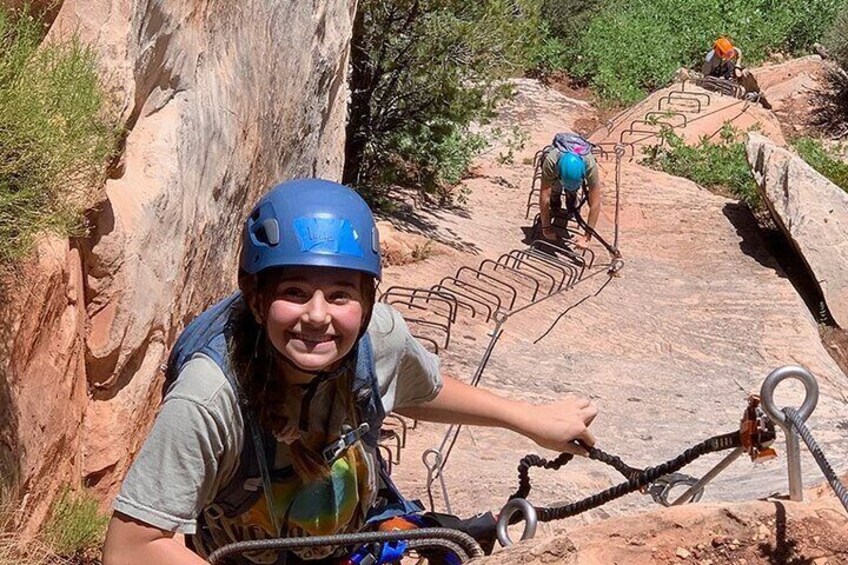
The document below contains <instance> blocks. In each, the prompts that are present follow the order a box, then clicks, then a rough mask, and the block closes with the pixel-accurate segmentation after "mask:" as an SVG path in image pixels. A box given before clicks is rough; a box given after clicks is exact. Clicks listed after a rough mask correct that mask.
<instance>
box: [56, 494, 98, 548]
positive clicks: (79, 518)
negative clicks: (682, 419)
mask: <svg viewBox="0 0 848 565" xmlns="http://www.w3.org/2000/svg"><path fill="white" fill-rule="evenodd" d="M97 506H98V505H97V501H96V500H95V499H94V497H92V496H91V495H90V494H88V493H87V492H85V491H79V492H73V491H71V490H70V489H69V488H65V489H63V490H62V493H61V495H60V496H59V499H58V500H57V501H56V503H55V504H54V505H53V511H52V513H51V515H50V519H49V520H48V522H47V524H46V525H45V527H44V541H45V542H46V543H47V545H49V546H50V548H51V549H52V550H53V551H54V552H55V553H57V554H58V555H63V556H66V557H70V556H74V555H83V554H85V553H87V552H90V551H92V550H94V549H97V548H98V547H100V546H101V545H102V543H103V538H104V535H105V533H106V525H107V524H108V522H109V517H108V516H104V515H103V514H101V513H100V511H99V510H98V508H97Z"/></svg>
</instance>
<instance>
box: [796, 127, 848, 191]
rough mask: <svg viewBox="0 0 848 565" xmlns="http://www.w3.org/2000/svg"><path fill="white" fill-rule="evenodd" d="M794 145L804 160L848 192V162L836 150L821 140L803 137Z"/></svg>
mask: <svg viewBox="0 0 848 565" xmlns="http://www.w3.org/2000/svg"><path fill="white" fill-rule="evenodd" d="M792 145H793V146H794V147H795V150H796V151H798V154H799V155H800V156H801V158H802V159H804V161H806V162H807V163H808V164H809V165H810V166H811V167H812V168H814V169H815V170H817V171H818V172H819V173H821V174H822V175H824V176H825V177H827V178H828V179H829V180H830V182H832V183H833V184H835V185H837V186H839V187H840V188H842V190H845V191H846V192H848V163H846V162H845V161H844V160H843V159H842V158H841V157H840V155H839V154H838V152H837V151H836V150H832V149H828V148H827V147H825V146H824V144H823V143H822V142H821V140H818V139H814V138H812V137H801V138H798V139H795V140H793V142H792Z"/></svg>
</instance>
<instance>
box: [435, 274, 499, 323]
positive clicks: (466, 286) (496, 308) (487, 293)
mask: <svg viewBox="0 0 848 565" xmlns="http://www.w3.org/2000/svg"><path fill="white" fill-rule="evenodd" d="M446 282H448V283H452V284H454V285H456V286H458V287H459V288H462V289H464V290H468V291H469V292H472V293H474V292H475V291H476V292H477V293H478V294H477V296H478V297H479V296H480V295H481V294H482V295H485V296H489V297H490V298H492V299H494V302H492V305H493V306H494V310H493V311H492V316H494V313H495V312H498V311H499V310H502V309H503V301H502V300H501V297H500V295H499V294H496V293H494V292H491V291H489V290H486V289H484V288H480V287H479V286H477V285H476V284H474V283H472V282H467V281H461V280H459V279H457V278H456V277H444V278H443V279H442V280H440V281H439V285H440V286H442V285H444V284H445V283H446ZM481 299H482V297H481Z"/></svg>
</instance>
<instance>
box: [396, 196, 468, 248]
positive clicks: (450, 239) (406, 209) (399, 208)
mask: <svg viewBox="0 0 848 565" xmlns="http://www.w3.org/2000/svg"><path fill="white" fill-rule="evenodd" d="M447 214H451V215H454V216H458V217H460V218H465V219H468V218H470V217H471V216H470V214H469V213H468V210H467V209H465V208H464V207H462V206H458V205H456V204H444V205H435V204H434V205H433V206H432V207H430V208H427V209H426V210H423V211H422V210H418V209H416V208H415V207H414V206H412V205H411V204H410V203H408V202H403V201H399V202H398V201H396V205H395V207H394V208H393V209H392V210H390V211H386V212H382V213H380V214H379V216H382V218H384V219H386V220H388V221H389V222H391V224H392V225H393V226H395V227H396V228H398V229H401V230H403V231H408V232H412V233H417V234H419V235H422V236H425V237H427V238H429V239H431V240H433V241H435V242H437V243H441V244H443V245H447V246H448V247H452V248H454V249H456V250H458V251H465V252H468V253H474V254H477V253H479V252H480V248H479V247H478V246H477V245H476V244H474V243H473V242H470V241H467V240H464V239H462V237H460V236H459V235H458V234H457V233H456V232H455V231H453V230H452V229H450V228H441V229H440V228H439V226H438V224H437V223H436V222H435V220H441V219H444V217H445V216H446V215H447Z"/></svg>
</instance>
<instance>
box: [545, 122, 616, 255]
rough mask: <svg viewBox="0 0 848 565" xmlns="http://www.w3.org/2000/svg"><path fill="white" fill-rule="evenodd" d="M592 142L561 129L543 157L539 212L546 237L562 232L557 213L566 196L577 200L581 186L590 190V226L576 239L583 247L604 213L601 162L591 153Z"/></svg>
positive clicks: (576, 244)
mask: <svg viewBox="0 0 848 565" xmlns="http://www.w3.org/2000/svg"><path fill="white" fill-rule="evenodd" d="M591 149H592V146H591V144H590V143H589V142H588V141H586V140H585V139H583V138H582V137H580V136H579V135H577V134H573V133H568V132H566V133H560V134H557V135H556V137H555V138H554V142H553V144H552V145H551V146H550V148H549V149H548V150H547V151H546V152H545V154H544V155H543V157H542V178H541V185H540V190H539V212H540V217H541V227H542V237H543V238H544V239H546V240H548V241H556V240H557V239H558V237H559V236H558V235H557V232H556V230H555V229H554V227H553V223H552V221H553V217H552V216H554V215H556V214H557V212H559V211H561V210H562V196H563V191H565V193H566V194H565V196H566V198H567V199H568V200H569V201H572V202H575V201H576V200H577V194H578V192H579V191H580V189H581V188H583V189H584V190H586V195H587V204H588V205H589V217H588V219H587V221H586V224H587V225H588V227H589V229H586V230H585V233H584V235H582V236H580V237H578V238H577V239H576V240H575V241H574V242H573V243H574V246H575V247H577V248H580V249H585V248H586V247H588V246H589V241H590V240H591V239H592V233H593V231H594V228H595V224H596V223H597V222H598V216H599V215H600V213H601V196H602V190H601V181H600V177H599V175H598V163H597V161H595V157H594V156H593V155H592V153H591Z"/></svg>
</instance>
